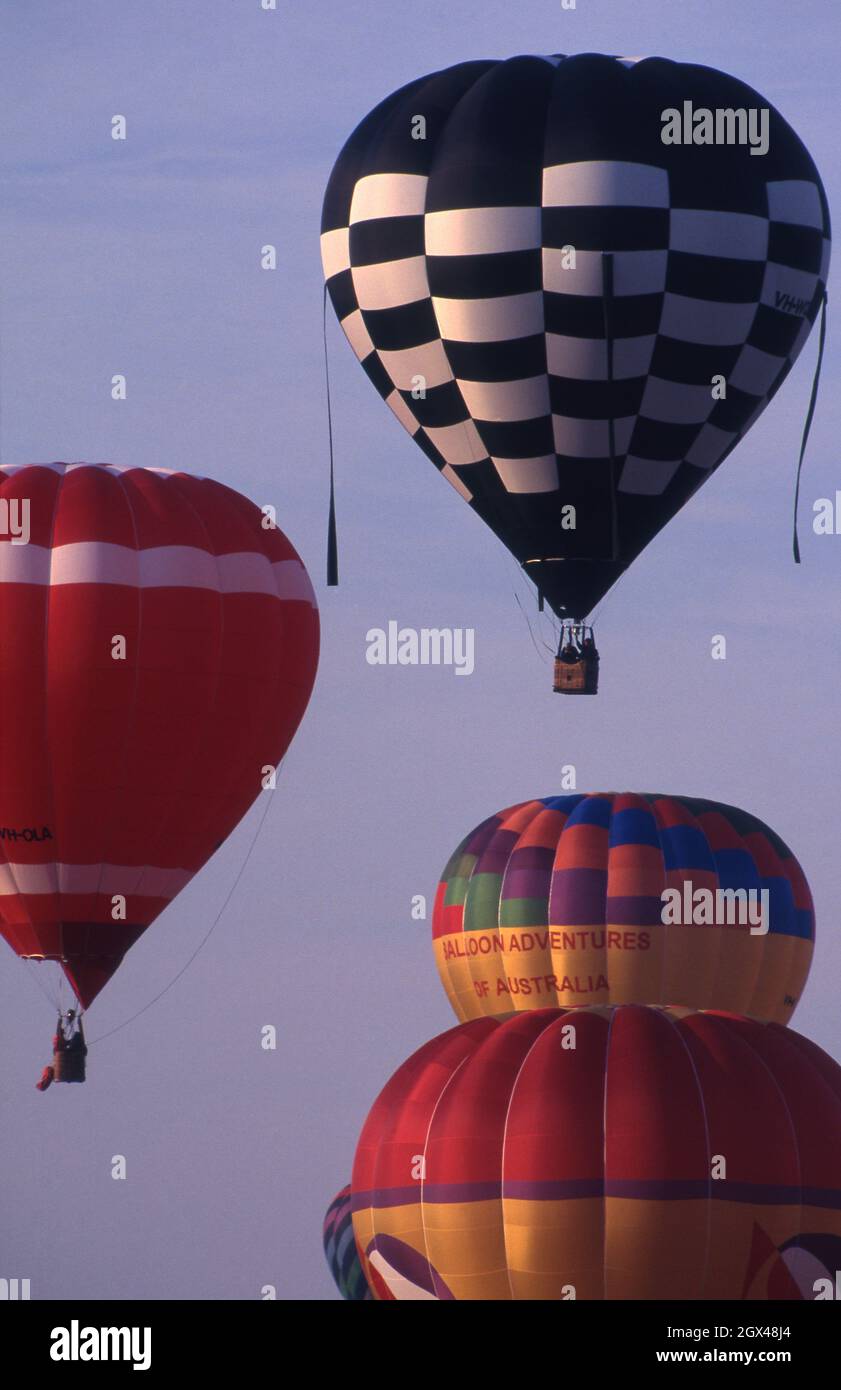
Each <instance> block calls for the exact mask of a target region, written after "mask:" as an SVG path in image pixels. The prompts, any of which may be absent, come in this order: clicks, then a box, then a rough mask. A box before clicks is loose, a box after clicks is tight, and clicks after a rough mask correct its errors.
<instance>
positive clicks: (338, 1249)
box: [322, 1184, 373, 1303]
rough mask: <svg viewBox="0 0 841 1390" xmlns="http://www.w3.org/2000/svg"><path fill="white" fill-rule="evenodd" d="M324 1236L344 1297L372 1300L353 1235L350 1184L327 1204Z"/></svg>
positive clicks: (335, 1278) (325, 1251) (330, 1263)
mask: <svg viewBox="0 0 841 1390" xmlns="http://www.w3.org/2000/svg"><path fill="white" fill-rule="evenodd" d="M322 1239H323V1241H324V1254H325V1256H326V1258H327V1263H328V1265H329V1266H330V1273H331V1274H332V1276H333V1278H334V1280H335V1281H336V1287H337V1289H338V1290H339V1293H340V1294H341V1295H342V1298H344V1299H347V1301H348V1302H349V1303H363V1302H365V1301H367V1300H370V1299H371V1298H372V1297H373V1295H372V1293H371V1290H370V1289H369V1288H368V1285H367V1284H366V1282H365V1275H364V1274H363V1272H362V1263H361V1261H360V1259H359V1251H358V1250H357V1248H356V1241H355V1239H354V1235H353V1221H352V1219H351V1205H350V1184H348V1185H347V1187H343V1188H342V1190H341V1192H337V1193H336V1196H335V1197H334V1198H333V1200H332V1202H331V1203H330V1205H329V1207H328V1208H327V1214H326V1216H325V1218H324V1230H323V1234H322Z"/></svg>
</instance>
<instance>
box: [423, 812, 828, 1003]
mask: <svg viewBox="0 0 841 1390" xmlns="http://www.w3.org/2000/svg"><path fill="white" fill-rule="evenodd" d="M674 890H677V891H676V893H675V892H674ZM667 891H669V892H671V894H672V897H673V899H674V901H673V902H672V903H669V900H668V899H664V893H666V892H667ZM696 894H698V895H700V896H699V897H698V898H697V899H696V897H695V895H696ZM717 894H720V895H724V896H716V895H717ZM763 894H765V897H764V899H763V896H762V895H763ZM763 902H764V905H765V912H764V916H762V917H761V916H760V914H761V912H762V909H763ZM710 905H712V914H713V919H714V920H713V921H712V922H709V921H704V920H703V918H704V917H705V916H708V915H709V909H710ZM705 909H706V910H705ZM664 911H665V913H666V916H667V917H669V918H673V917H675V916H677V917H679V918H681V919H682V920H679V921H677V922H675V921H673V920H670V921H664V920H663V917H664ZM751 915H752V919H753V920H751ZM687 919H689V920H687ZM699 919H701V920H699ZM740 919H741V920H740ZM763 927H767V930H766V931H763V930H762V928H763ZM432 933H433V938H434V950H435V960H436V963H437V965H438V970H439V973H440V975H441V979H442V981H443V984H444V988H445V990H446V991H447V995H448V997H449V1000H450V1003H451V1004H452V1006H453V1009H454V1010H455V1013H456V1016H457V1017H458V1018H459V1019H460V1020H462V1021H465V1020H467V1019H471V1018H479V1017H481V1016H483V1015H486V1014H499V1015H504V1014H510V1013H515V1012H520V1011H522V1010H529V1009H540V1008H544V1007H546V1006H551V1005H557V1006H561V1007H567V1008H569V1007H572V1006H574V1005H582V1004H585V1005H590V1004H625V1003H633V1004H663V1005H670V1004H674V1005H681V1006H684V1007H686V1008H693V1009H723V1010H726V1011H732V1012H733V1013H740V1014H745V1015H747V1016H749V1017H754V1018H758V1019H765V1020H770V1021H774V1022H777V1023H787V1022H788V1020H789V1019H790V1017H791V1015H792V1013H793V1012H794V1008H795V1005H796V1004H797V1001H798V999H799V998H800V995H801V992H802V990H803V986H804V984H805V981H806V977H807V975H808V973H809V966H810V964H811V960H812V951H813V947H814V937H815V916H814V908H813V904H812V896H811V893H810V891H809V885H808V883H807V882H806V878H805V875H804V873H803V870H802V869H801V867H800V865H799V863H798V862H797V860H796V859H795V857H794V855H793V854H792V853H791V850H790V849H788V847H787V846H786V845H785V844H784V843H783V841H782V840H781V839H780V837H779V836H778V835H776V834H775V833H774V831H773V830H770V829H769V828H768V826H767V825H763V823H762V821H760V820H757V819H756V817H755V816H752V815H750V814H749V813H748V812H747V811H740V810H738V809H737V808H736V807H734V806H726V805H724V804H723V803H721V802H717V801H699V800H696V799H694V798H689V797H677V796H659V795H649V794H643V795H638V794H636V793H632V792H625V793H621V794H614V793H607V794H601V793H599V794H592V795H589V794H584V795H570V796H557V797H544V798H542V799H541V800H536V801H525V802H522V803H521V804H519V805H517V806H510V807H508V808H507V809H506V810H504V811H500V812H498V814H497V815H495V816H491V817H489V819H488V820H486V821H483V822H482V824H481V825H479V826H477V828H476V829H475V830H472V831H471V832H470V834H469V835H467V836H466V837H465V839H464V840H462V842H461V844H460V845H459V847H458V849H457V850H456V851H455V853H454V854H453V855H452V857H451V858H450V860H449V863H448V864H447V867H446V868H445V870H444V873H443V876H442V880H441V883H440V885H439V887H438V893H437V897H436V902H435V912H434V917H433V927H432Z"/></svg>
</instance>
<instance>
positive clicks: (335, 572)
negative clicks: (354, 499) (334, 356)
mask: <svg viewBox="0 0 841 1390" xmlns="http://www.w3.org/2000/svg"><path fill="white" fill-rule="evenodd" d="M323 330H324V382H325V385H326V387H327V435H328V439H329V441H330V513H329V518H328V521H327V587H328V588H329V589H335V588H336V586H337V585H338V582H339V550H338V541H337V539H336V488H335V483H334V479H333V407H332V404H331V401H330V360H329V355H328V352H327V282H326V281H325V283H324V311H323Z"/></svg>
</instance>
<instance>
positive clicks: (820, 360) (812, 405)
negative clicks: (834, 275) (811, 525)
mask: <svg viewBox="0 0 841 1390" xmlns="http://www.w3.org/2000/svg"><path fill="white" fill-rule="evenodd" d="M827 298H828V296H827V293H826V287H824V291H823V299H822V303H821V328H820V336H819V338H818V360H817V363H816V365H815V375H814V378H813V379H812V395H811V397H810V399H809V409H808V412H807V414H806V424H805V425H804V427H803V439H802V440H801V443H800V458H799V460H798V464H797V483H796V485H795V488H794V543H793V550H794V563H795V564H796V565H799V564H800V541H799V539H798V536H797V511H798V508H799V506H800V474H801V472H802V470H803V458H804V456H805V453H806V445H807V443H808V442H809V431H810V429H811V428H812V420H813V419H814V416H815V406H816V405H817V403H818V386H819V384H820V379H821V364H822V363H823V350H824V346H825V344H826V305H827Z"/></svg>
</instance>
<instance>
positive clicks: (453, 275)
mask: <svg viewBox="0 0 841 1390" xmlns="http://www.w3.org/2000/svg"><path fill="white" fill-rule="evenodd" d="M684 100H691V101H692V102H693V103H694V106H695V107H696V108H699V107H702V106H704V107H708V108H711V109H715V108H717V107H722V106H726V107H739V106H744V107H750V106H760V107H761V106H767V105H768V103H767V102H765V101H764V99H763V98H761V97H759V96H758V94H757V93H755V92H752V91H751V89H750V88H747V87H745V86H744V84H742V83H739V82H737V81H736V80H735V79H733V78H728V77H725V76H724V75H723V74H718V73H714V72H713V71H712V70H710V69H702V68H693V67H689V66H685V65H679V64H673V63H668V62H666V61H665V60H663V59H624V58H615V59H614V58H604V57H597V56H588V57H581V58H570V59H564V58H561V57H560V56H557V55H556V56H554V57H551V58H549V59H545V58H537V57H523V58H515V59H510V60H508V61H506V62H499V63H472V64H464V65H460V66H458V67H455V68H450V69H447V70H446V71H444V72H441V73H436V74H433V75H432V76H430V77H427V78H423V79H421V80H419V81H417V82H414V83H411V84H410V85H409V86H408V87H406V88H404V89H403V90H402V91H400V92H398V93H395V94H394V95H393V96H392V97H390V98H389V99H388V100H387V101H386V102H385V103H383V104H382V105H381V106H380V107H378V108H377V109H376V110H375V111H374V112H373V113H372V114H371V116H369V117H368V118H367V119H366V121H364V122H363V123H362V125H361V126H360V127H359V128H358V130H357V131H356V132H355V134H354V135H353V136H352V137H351V139H350V141H349V142H348V144H347V146H346V147H345V150H344V151H343V152H342V155H341V156H340V158H339V160H338V162H337V165H336V168H335V169H334V172H333V175H332V177H331V180H330V184H329V187H328V190H327V195H326V198H325V204H324V217H323V236H322V252H323V259H324V268H325V274H326V277H327V282H328V288H329V292H330V295H331V299H332V302H333V304H334V307H335V309H336V312H337V314H338V317H339V319H340V321H341V323H342V326H343V328H344V330H345V333H346V334H347V337H348V339H349V340H350V342H351V344H352V346H353V348H354V351H355V352H356V354H357V356H358V357H359V359H360V361H361V362H362V364H363V366H364V367H365V370H366V372H367V373H368V375H369V376H370V378H371V380H372V381H373V382H374V385H375V386H376V387H377V389H378V391H379V392H380V394H381V395H382V396H383V398H384V399H385V400H386V402H387V403H388V405H389V406H390V407H391V409H392V410H393V411H394V413H395V414H396V416H397V418H398V419H399V420H400V421H401V423H402V424H403V425H404V426H405V428H406V429H407V430H408V431H409V432H410V433H411V434H412V436H413V437H414V439H415V440H416V442H417V443H418V444H419V445H420V447H421V449H422V450H423V451H424V453H425V454H426V455H427V457H428V458H430V459H431V460H432V462H433V463H435V465H436V467H437V468H438V469H439V470H440V471H441V472H442V473H443V474H444V476H445V477H446V478H447V479H448V481H449V482H450V483H451V484H452V485H453V486H454V487H455V488H456V489H457V490H458V491H459V492H460V494H461V496H462V497H463V498H464V499H465V500H467V501H468V502H469V503H470V505H471V506H472V507H473V508H474V509H475V510H477V511H478V512H479V513H480V514H481V515H482V516H483V517H484V519H485V520H486V521H488V522H489V524H490V525H491V526H492V527H493V529H494V530H495V531H496V532H497V534H498V535H500V536H501V537H502V539H503V540H504V541H505V542H506V544H508V545H509V547H510V548H511V549H512V550H513V552H514V553H515V555H516V556H517V557H518V559H520V560H521V561H522V562H523V563H526V564H532V565H536V566H537V567H538V569H539V570H540V575H539V577H538V584H539V587H542V588H543V589H544V591H545V592H547V595H548V597H549V599H550V602H552V604H553V606H554V607H556V611H562V612H566V611H572V612H575V613H576V614H577V615H583V613H584V612H586V611H588V610H589V607H590V606H591V601H595V599H597V598H598V597H599V596H600V593H602V592H605V591H606V589H607V588H608V587H610V584H612V583H613V581H614V580H615V578H617V577H618V574H619V573H621V572H622V570H623V569H624V568H625V567H626V566H627V564H628V563H630V561H631V560H632V559H633V558H634V556H635V555H636V554H638V553H639V551H640V550H641V549H642V547H643V546H644V545H645V544H646V543H647V541H648V540H649V539H651V537H652V536H653V535H654V534H656V532H657V531H658V530H659V529H660V528H661V526H663V525H664V524H665V523H666V521H667V520H668V519H669V517H670V516H671V515H673V513H674V512H675V511H676V510H677V509H678V507H680V506H681V505H682V503H683V502H684V501H685V500H686V499H687V498H688V497H689V496H690V495H691V493H692V492H694V491H695V489H696V488H697V487H698V486H699V485H700V483H701V482H703V480H704V479H705V478H706V477H707V476H709V474H710V472H712V471H713V469H715V468H716V467H717V466H718V465H719V464H720V463H721V462H722V460H723V459H724V457H725V456H726V455H727V453H728V452H729V451H730V450H731V449H732V447H733V446H734V445H735V443H736V442H737V441H738V440H739V439H740V438H741V436H742V435H743V433H744V431H745V430H746V429H747V428H748V426H749V425H750V423H752V421H753V420H754V419H756V417H757V416H758V415H759V413H760V412H761V411H762V410H763V409H764V407H765V405H766V404H767V403H768V401H769V400H770V399H771V397H772V396H773V394H774V392H775V391H776V390H777V388H778V387H779V385H780V384H781V382H782V381H783V380H784V378H785V376H786V375H787V373H788V371H789V370H790V368H791V365H792V363H793V362H794V360H795V358H796V357H797V354H798V353H799V351H800V350H801V348H802V346H803V344H804V342H805V340H806V337H807V336H808V333H809V329H810V327H811V325H812V323H813V321H814V319H815V316H816V314H817V311H818V308H819V305H820V302H821V299H822V297H823V293H824V288H825V283H826V275H827V268H828V260H829V218H828V212H827V205H826V198H825V195H824V192H823V188H822V186H821V183H820V179H819V176H818V174H817V171H816V170H815V167H814V164H813V163H812V161H811V159H810V158H809V156H808V154H807V152H806V150H805V149H804V147H803V146H802V144H801V143H800V141H799V140H798V139H797V137H796V135H795V134H794V132H793V131H792V130H791V129H790V127H788V126H787V124H786V123H785V121H784V120H783V119H782V117H781V116H779V115H778V113H777V112H776V111H774V110H773V108H771V117H770V148H769V151H768V154H767V155H765V156H761V157H757V156H755V155H752V154H751V152H750V150H749V149H748V148H745V147H744V146H742V147H722V146H719V147H713V148H704V147H697V146H693V145H688V146H687V145H681V146H670V145H664V144H663V142H662V139H661V131H662V112H663V110H664V109H666V108H668V107H670V106H678V107H679V106H680V105H681V103H682V102H683V101H684ZM717 378H722V380H723V383H724V388H723V394H722V390H721V389H719V390H714V383H715V380H716V379H717ZM719 397H720V398H719ZM570 504H571V505H573V506H575V509H576V522H577V524H576V527H575V529H574V530H570V529H567V528H565V527H563V526H562V524H561V520H562V509H563V508H564V507H566V506H568V505H570ZM558 560H563V561H564V562H565V566H564V578H563V584H564V585H565V586H566V588H567V589H568V590H569V589H572V590H574V591H575V592H574V593H570V594H569V596H568V600H569V601H568V602H566V601H565V602H556V599H558V598H559V593H558V592H555V590H556V589H557V585H555V584H554V583H553V584H550V583H548V582H547V574H548V568H547V567H549V566H551V565H552V564H555V565H556V570H557V561H558ZM559 582H560V581H559ZM585 605H586V606H585Z"/></svg>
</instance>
